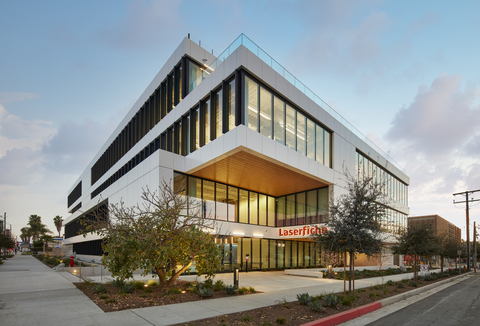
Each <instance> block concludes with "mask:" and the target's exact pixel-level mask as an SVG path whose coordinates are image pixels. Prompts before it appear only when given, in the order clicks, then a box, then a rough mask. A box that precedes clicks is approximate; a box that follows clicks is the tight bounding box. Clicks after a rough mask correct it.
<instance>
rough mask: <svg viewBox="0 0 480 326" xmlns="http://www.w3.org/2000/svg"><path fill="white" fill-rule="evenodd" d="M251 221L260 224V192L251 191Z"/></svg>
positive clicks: (250, 222)
mask: <svg viewBox="0 0 480 326" xmlns="http://www.w3.org/2000/svg"><path fill="white" fill-rule="evenodd" d="M249 209H250V221H249V224H258V194H257V193H256V192H253V191H250V207H249Z"/></svg>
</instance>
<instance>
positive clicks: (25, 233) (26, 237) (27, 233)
mask: <svg viewBox="0 0 480 326" xmlns="http://www.w3.org/2000/svg"><path fill="white" fill-rule="evenodd" d="M20 232H21V234H20V239H22V242H23V243H24V244H30V240H31V239H32V235H33V234H32V231H31V230H30V228H27V227H23V228H21V229H20Z"/></svg>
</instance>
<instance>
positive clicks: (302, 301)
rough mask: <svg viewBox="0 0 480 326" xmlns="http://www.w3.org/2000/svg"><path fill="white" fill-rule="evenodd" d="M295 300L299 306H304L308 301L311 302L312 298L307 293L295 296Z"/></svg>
mask: <svg viewBox="0 0 480 326" xmlns="http://www.w3.org/2000/svg"><path fill="white" fill-rule="evenodd" d="M297 300H298V302H300V304H301V305H304V306H306V305H308V303H309V302H310V301H312V298H311V297H310V295H309V294H308V293H299V294H297Z"/></svg>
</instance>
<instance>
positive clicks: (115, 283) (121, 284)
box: [110, 278, 125, 289]
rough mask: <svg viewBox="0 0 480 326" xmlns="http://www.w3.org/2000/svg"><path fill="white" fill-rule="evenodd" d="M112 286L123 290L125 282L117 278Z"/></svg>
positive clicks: (112, 282)
mask: <svg viewBox="0 0 480 326" xmlns="http://www.w3.org/2000/svg"><path fill="white" fill-rule="evenodd" d="M110 284H112V285H113V286H114V287H116V288H117V289H121V288H122V287H123V286H124V285H125V281H124V280H122V279H119V278H117V279H115V280H113V281H111V282H110Z"/></svg>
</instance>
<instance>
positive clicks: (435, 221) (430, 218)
mask: <svg viewBox="0 0 480 326" xmlns="http://www.w3.org/2000/svg"><path fill="white" fill-rule="evenodd" d="M422 224H427V225H430V226H431V227H432V229H433V230H435V235H440V234H448V236H449V237H451V238H453V239H455V240H457V242H458V244H460V243H461V242H462V232H461V231H462V230H461V229H460V228H458V227H457V226H455V225H454V224H453V223H450V222H449V221H447V220H446V219H444V218H442V217H440V216H438V215H425V216H414V217H409V218H408V226H418V225H422Z"/></svg>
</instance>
